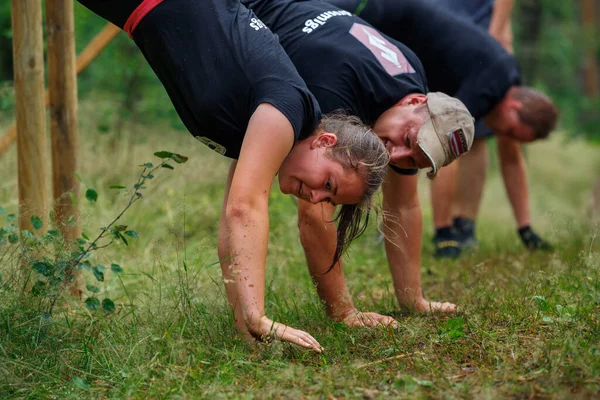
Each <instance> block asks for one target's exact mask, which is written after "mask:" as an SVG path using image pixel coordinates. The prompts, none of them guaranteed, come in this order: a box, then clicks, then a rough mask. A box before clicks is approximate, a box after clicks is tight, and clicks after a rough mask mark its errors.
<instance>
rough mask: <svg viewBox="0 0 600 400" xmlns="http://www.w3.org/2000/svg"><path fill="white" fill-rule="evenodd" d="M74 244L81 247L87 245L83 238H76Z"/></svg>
mask: <svg viewBox="0 0 600 400" xmlns="http://www.w3.org/2000/svg"><path fill="white" fill-rule="evenodd" d="M76 242H77V244H78V245H81V246H83V245H84V244H86V243H87V241H86V240H85V239H84V238H77V240H76Z"/></svg>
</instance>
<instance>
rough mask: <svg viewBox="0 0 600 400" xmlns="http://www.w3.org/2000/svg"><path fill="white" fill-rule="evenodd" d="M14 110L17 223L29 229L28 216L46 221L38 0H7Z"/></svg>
mask: <svg viewBox="0 0 600 400" xmlns="http://www.w3.org/2000/svg"><path fill="white" fill-rule="evenodd" d="M11 7H12V12H11V16H12V28H13V63H14V73H15V114H16V126H17V132H18V134H17V151H18V155H17V163H18V179H19V185H18V186H19V225H20V228H21V229H28V230H33V227H32V226H31V223H30V217H31V216H32V215H37V216H39V217H40V218H42V220H43V221H44V227H46V226H47V225H48V224H47V221H48V196H47V191H46V168H47V163H46V152H47V148H46V121H45V115H44V54H43V35H42V5H41V0H11Z"/></svg>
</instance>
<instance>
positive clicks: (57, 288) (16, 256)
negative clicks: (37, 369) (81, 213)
mask: <svg viewBox="0 0 600 400" xmlns="http://www.w3.org/2000/svg"><path fill="white" fill-rule="evenodd" d="M155 156H157V157H158V158H159V159H160V160H161V162H160V163H159V164H157V165H154V164H152V163H150V162H148V163H144V164H142V165H140V167H142V172H141V173H140V175H139V176H138V179H137V180H136V182H135V183H134V184H133V186H132V187H131V195H130V196H129V199H128V201H127V203H126V205H125V207H124V208H123V210H121V212H119V213H118V214H117V216H116V217H115V218H114V219H113V220H112V221H111V222H110V223H109V224H108V225H106V226H104V227H101V228H100V233H99V234H98V235H97V236H96V237H95V238H94V239H91V238H90V237H89V236H88V235H87V234H86V233H85V232H83V233H82V234H81V237H79V238H77V239H76V240H75V241H74V242H73V243H66V242H65V240H64V238H63V237H62V236H61V234H60V232H59V231H58V230H53V229H51V230H48V232H46V233H41V231H40V230H41V229H42V228H43V221H42V219H41V218H40V217H38V216H32V217H31V219H30V222H31V225H32V226H33V228H34V230H35V232H31V231H28V230H21V231H19V230H18V228H17V226H16V219H17V218H16V215H15V214H7V212H6V210H5V209H4V208H1V207H0V214H7V215H6V216H5V218H4V220H5V222H6V224H5V225H4V226H3V227H2V228H0V245H3V244H6V245H7V247H6V249H5V250H4V251H3V252H1V253H0V265H6V264H7V262H8V261H9V260H11V259H12V260H13V261H16V262H17V263H19V264H21V265H22V266H28V267H30V268H31V270H30V272H31V273H30V274H28V278H27V282H26V286H28V285H27V283H31V285H30V287H31V289H30V290H31V293H32V294H33V295H34V296H37V297H40V298H41V299H42V303H41V310H42V311H43V312H44V313H47V314H48V315H52V311H53V309H54V307H55V305H56V302H57V300H58V299H60V298H61V295H62V294H63V293H64V291H65V289H66V287H67V286H68V285H69V284H71V283H72V282H73V281H74V274H73V271H74V270H82V271H88V272H91V274H92V275H93V276H94V278H95V279H96V281H97V282H105V272H106V271H107V268H106V267H105V266H104V265H101V264H95V265H94V263H92V253H93V252H95V251H97V250H100V249H103V248H106V247H108V246H110V245H112V244H113V243H115V242H122V243H124V244H125V245H126V246H127V245H129V240H130V239H137V238H138V237H139V234H138V233H137V232H136V231H134V230H132V229H129V227H128V226H127V225H123V224H118V222H119V221H120V219H121V218H122V217H123V215H124V214H125V213H126V212H127V210H129V208H130V207H131V206H132V205H133V204H135V203H136V202H137V201H138V200H140V199H141V198H142V197H143V195H142V191H143V190H144V189H146V186H145V185H146V183H147V181H149V180H152V179H154V176H155V174H156V173H157V172H158V171H159V170H163V169H165V170H172V169H174V167H173V165H172V164H173V163H176V164H182V163H185V162H186V161H187V160H188V158H187V157H185V156H182V155H180V154H175V153H171V152H168V151H160V152H157V153H155ZM78 178H79V177H78ZM79 179H80V180H81V178H79ZM88 186H89V185H88ZM111 189H117V190H121V189H127V187H126V186H121V185H114V186H111ZM85 197H86V198H87V200H88V201H90V202H96V201H97V200H98V193H97V191H96V190H95V189H93V188H90V187H88V189H87V191H86V193H85ZM50 219H51V220H52V215H51V218H50ZM38 232H39V233H38ZM0 249H2V248H1V247H0ZM110 270H111V272H112V273H114V274H120V273H122V272H123V268H122V267H121V266H120V265H119V264H116V263H112V264H111V265H110ZM1 278H2V275H1V271H0V281H1ZM86 290H87V292H88V293H89V296H88V297H87V298H86V299H85V301H84V304H85V306H86V307H87V308H88V309H89V310H90V311H96V310H98V309H102V310H103V311H104V312H106V313H111V312H113V311H114V310H115V308H116V306H115V303H114V302H113V301H112V300H111V299H110V298H108V297H105V298H103V299H102V300H100V299H99V298H98V294H100V292H101V290H100V288H99V287H98V286H95V285H87V286H86Z"/></svg>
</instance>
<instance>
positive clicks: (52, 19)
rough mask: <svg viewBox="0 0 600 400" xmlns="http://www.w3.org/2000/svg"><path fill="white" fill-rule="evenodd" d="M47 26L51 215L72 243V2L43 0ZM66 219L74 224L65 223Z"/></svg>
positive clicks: (75, 232)
mask: <svg viewBox="0 0 600 400" xmlns="http://www.w3.org/2000/svg"><path fill="white" fill-rule="evenodd" d="M46 26H47V32H48V33H47V35H48V74H49V85H48V90H49V95H50V133H51V138H52V139H51V143H52V186H53V193H54V213H55V215H56V222H57V226H58V228H59V229H60V231H61V233H62V234H63V237H64V238H65V240H66V241H67V243H72V242H73V241H74V240H75V239H77V238H78V237H79V235H80V234H81V230H80V228H79V212H78V206H77V204H73V201H72V200H71V197H70V196H69V194H68V193H69V192H71V193H73V195H74V196H75V198H76V199H78V198H79V181H78V180H77V178H76V177H75V171H76V169H77V159H78V157H77V155H78V151H79V129H78V126H77V72H76V70H75V23H74V17H73V0H46ZM69 218H73V219H74V221H75V224H68V223H67V221H68V220H69Z"/></svg>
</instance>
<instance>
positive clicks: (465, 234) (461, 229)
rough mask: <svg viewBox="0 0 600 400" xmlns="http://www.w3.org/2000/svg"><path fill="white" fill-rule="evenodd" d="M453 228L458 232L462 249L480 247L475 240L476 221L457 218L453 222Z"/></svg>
mask: <svg viewBox="0 0 600 400" xmlns="http://www.w3.org/2000/svg"><path fill="white" fill-rule="evenodd" d="M453 227H454V229H455V230H456V231H457V232H458V237H459V241H460V247H461V248H462V249H474V248H477V247H479V242H477V239H475V220H473V219H470V218H464V217H456V218H454V220H453Z"/></svg>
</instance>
